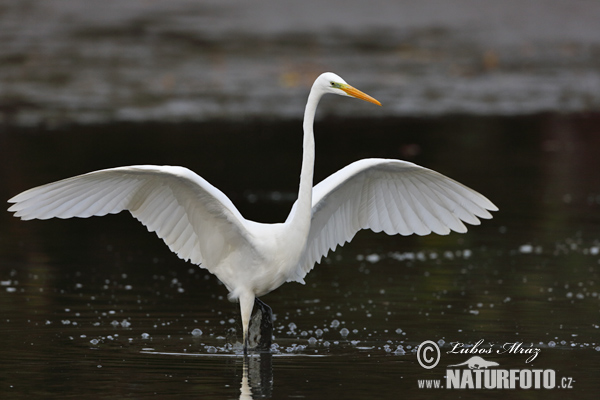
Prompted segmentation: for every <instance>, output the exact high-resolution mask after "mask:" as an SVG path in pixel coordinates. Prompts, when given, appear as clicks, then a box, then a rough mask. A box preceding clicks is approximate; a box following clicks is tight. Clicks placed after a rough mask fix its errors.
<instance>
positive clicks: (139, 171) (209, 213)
mask: <svg viewBox="0 0 600 400" xmlns="http://www.w3.org/2000/svg"><path fill="white" fill-rule="evenodd" d="M326 93H332V94H338V95H343V96H350V97H356V98H359V99H362V100H366V101H369V102H371V103H375V104H378V105H380V103H379V102H378V101H377V100H375V99H374V98H372V97H370V96H368V95H366V94H365V93H363V92H361V91H359V90H357V89H355V88H353V87H352V86H350V85H348V84H347V83H346V82H345V81H344V80H343V79H342V78H340V77H339V76H338V75H336V74H333V73H330V72H328V73H324V74H322V75H320V76H319V77H318V78H317V79H316V81H315V83H314V84H313V86H312V88H311V91H310V94H309V96H308V101H307V104H306V109H305V113H304V123H303V125H304V141H303V159H302V168H301V173H300V187H299V191H298V200H297V201H296V202H295V203H294V205H293V207H292V210H291V212H290V214H289V216H288V218H287V219H286V221H285V222H283V223H278V224H263V223H258V222H254V221H249V220H246V219H245V218H244V217H242V215H241V214H240V213H239V211H238V210H237V208H236V207H235V206H234V205H233V203H232V202H231V200H229V198H228V197H227V196H226V195H225V194H223V192H221V191H220V190H219V189H217V188H215V187H214V186H212V185H211V184H210V183H208V182H207V181H206V180H204V179H203V178H201V177H200V176H198V175H197V174H195V173H194V172H192V171H190V170H189V169H187V168H183V167H171V166H153V165H139V166H130V167H120V168H111V169H105V170H100V171H95V172H90V173H88V174H84V175H80V176H76V177H73V178H68V179H64V180H62V181H58V182H54V183H50V184H47V185H44V186H39V187H36V188H33V189H30V190H27V191H25V192H23V193H21V194H18V195H16V196H14V197H13V198H11V199H10V200H9V202H10V203H14V204H13V205H12V206H11V207H10V208H9V211H12V212H14V213H15V214H14V215H15V216H16V217H20V218H21V219H24V220H29V219H48V218H54V217H56V218H71V217H83V218H87V217H90V216H93V215H98V216H100V215H106V214H115V213H118V212H120V211H123V210H128V211H129V212H130V213H131V214H132V215H133V216H134V217H135V218H136V219H138V220H139V221H140V222H141V223H142V224H144V225H145V226H146V227H147V228H148V230H149V231H152V232H156V234H157V235H158V236H159V237H160V238H162V239H163V240H164V241H165V243H166V244H167V246H169V248H170V249H171V250H172V251H173V252H174V253H176V254H177V255H178V256H179V257H180V258H182V259H184V260H189V261H191V262H193V263H194V264H198V265H200V266H201V267H203V268H206V269H208V270H209V271H210V272H211V273H213V274H214V275H216V276H217V278H219V280H221V282H223V283H224V284H225V286H226V287H227V289H228V290H229V298H230V299H231V300H239V303H240V311H241V315H242V327H243V334H244V348H245V349H246V346H247V337H248V325H249V321H250V316H251V314H252V308H253V306H254V302H255V298H257V297H258V296H262V295H264V294H266V293H269V292H270V291H272V290H274V289H276V288H278V287H279V286H281V285H282V284H283V283H284V282H286V281H297V282H301V283H303V282H304V277H305V276H306V274H307V273H308V272H309V271H310V270H311V269H312V268H313V266H314V265H315V263H318V262H320V261H321V259H322V258H323V257H324V256H326V255H327V253H328V252H329V251H330V250H335V248H336V247H337V246H338V245H343V244H344V243H346V242H349V241H350V240H352V238H353V237H354V235H355V234H356V233H357V232H358V231H359V230H361V229H371V230H373V231H375V232H381V231H384V232H385V233H387V234H389V235H393V234H401V235H410V234H413V233H416V234H418V235H427V234H429V233H431V232H435V233H437V234H441V235H446V234H448V233H449V232H450V231H456V232H466V230H467V228H466V227H465V225H464V224H463V221H464V222H467V223H469V224H473V225H476V224H479V223H480V222H479V218H486V219H487V218H491V215H490V213H489V212H488V210H491V211H495V210H497V208H496V206H494V204H492V203H491V202H490V201H489V200H488V199H486V198H485V197H484V196H482V195H481V194H479V193H477V192H475V191H473V190H471V189H469V188H467V187H466V186H464V185H462V184H460V183H458V182H456V181H454V180H452V179H450V178H447V177H445V176H444V175H441V174H439V173H437V172H435V171H432V170H429V169H426V168H423V167H420V166H418V165H416V164H413V163H409V162H405V161H400V160H388V159H364V160H360V161H357V162H354V163H352V164H350V165H348V166H346V167H344V168H342V169H341V170H339V171H338V172H336V173H334V174H332V175H331V176H329V177H328V178H326V179H325V180H323V181H322V182H321V183H319V184H318V185H316V186H315V187H314V188H313V181H312V180H313V170H314V159H315V151H314V134H313V122H314V117H315V112H316V108H317V104H318V102H319V100H320V98H321V97H322V96H323V95H324V94H326Z"/></svg>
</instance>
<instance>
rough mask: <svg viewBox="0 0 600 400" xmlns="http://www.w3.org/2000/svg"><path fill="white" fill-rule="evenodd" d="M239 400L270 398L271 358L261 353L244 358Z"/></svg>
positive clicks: (271, 382)
mask: <svg viewBox="0 0 600 400" xmlns="http://www.w3.org/2000/svg"><path fill="white" fill-rule="evenodd" d="M242 370H243V374H242V383H241V387H240V393H241V394H240V400H242V399H256V398H271V396H272V394H273V356H272V355H271V353H269V352H261V353H259V354H258V355H257V356H246V357H244V364H243V367H242Z"/></svg>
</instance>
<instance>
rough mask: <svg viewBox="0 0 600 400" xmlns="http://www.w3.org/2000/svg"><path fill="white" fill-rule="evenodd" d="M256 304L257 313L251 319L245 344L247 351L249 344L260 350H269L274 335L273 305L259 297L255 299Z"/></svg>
mask: <svg viewBox="0 0 600 400" xmlns="http://www.w3.org/2000/svg"><path fill="white" fill-rule="evenodd" d="M254 305H255V306H256V313H255V314H254V315H253V316H252V319H251V320H250V327H249V330H248V338H247V339H248V340H247V342H248V343H247V344H246V346H244V349H245V350H244V351H246V347H247V346H250V347H253V348H254V349H255V350H258V351H269V350H270V349H271V340H272V337H273V312H272V311H271V307H269V306H268V305H266V304H265V303H264V302H263V301H261V300H260V299H258V298H255V299H254Z"/></svg>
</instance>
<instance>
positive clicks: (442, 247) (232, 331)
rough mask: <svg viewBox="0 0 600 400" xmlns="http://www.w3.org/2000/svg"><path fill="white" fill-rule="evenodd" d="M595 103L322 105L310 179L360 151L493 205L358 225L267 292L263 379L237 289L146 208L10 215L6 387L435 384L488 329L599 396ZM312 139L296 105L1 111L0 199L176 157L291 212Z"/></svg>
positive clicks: (393, 393)
mask: <svg viewBox="0 0 600 400" xmlns="http://www.w3.org/2000/svg"><path fill="white" fill-rule="evenodd" d="M598 122H599V119H598V116H597V115H593V114H592V115H572V116H566V115H538V116H530V117H512V118H508V117H507V118H498V117H487V118H486V117H464V116H463V117H459V116H456V117H445V118H437V119H378V120H377V119H376V120H362V119H356V120H350V121H343V120H339V119H325V120H324V121H322V122H320V123H318V124H317V126H316V131H317V138H316V140H317V164H316V178H315V180H316V181H319V180H321V179H323V178H324V177H325V176H326V175H328V174H329V173H332V172H333V171H335V170H337V169H339V168H341V167H342V166H343V165H346V164H348V163H349V162H351V161H354V160H356V159H359V158H363V157H393V158H402V159H408V160H410V161H414V162H416V163H418V164H421V165H424V166H427V167H430V168H433V169H435V170H438V171H440V172H442V173H444V174H446V175H449V176H450V177H453V178H455V179H457V180H459V181H461V182H463V183H465V184H467V185H469V186H471V187H472V188H474V189H476V190H478V191H480V192H481V193H483V194H485V195H486V196H488V197H489V198H490V199H491V200H492V201H493V202H494V203H495V204H496V205H497V206H498V207H499V208H500V211H499V212H497V213H494V219H493V220H489V221H484V223H483V224H482V225H481V226H478V227H471V228H470V229H469V232H468V233H466V234H463V235H460V234H451V235H449V236H445V237H441V236H433V235H432V236H425V237H414V236H411V237H400V236H393V237H389V236H386V235H384V234H373V233H370V232H361V233H359V234H358V235H357V236H356V238H355V239H354V240H353V242H352V243H350V244H347V245H346V246H345V247H343V248H340V249H338V250H337V251H336V252H335V253H331V254H330V257H329V258H327V259H326V260H325V261H324V262H323V265H320V266H317V267H316V268H315V269H314V270H313V271H312V272H311V273H310V274H309V275H308V276H307V279H306V282H307V283H306V285H305V286H302V285H298V284H286V285H284V286H283V287H281V288H279V289H278V290H276V291H275V292H273V293H271V294H269V295H267V296H265V297H264V298H263V300H264V301H265V302H266V303H268V304H269V305H270V306H271V307H272V308H273V310H274V313H275V314H276V315H275V318H276V320H275V323H274V326H275V333H274V336H275V339H274V347H273V352H272V355H271V356H268V355H263V356H262V357H259V356H257V355H255V356H253V357H251V359H250V360H249V361H248V363H247V367H248V382H246V380H245V379H244V361H243V357H242V356H241V355H240V354H239V352H240V347H239V343H238V342H239V340H240V336H241V329H240V321H239V312H238V308H237V305H236V304H232V303H230V302H228V300H227V297H226V294H227V291H226V289H225V288H224V287H223V286H222V285H221V284H220V283H219V282H218V281H217V279H216V278H214V277H213V276H211V275H210V274H208V273H207V272H206V271H205V270H202V269H200V268H197V267H195V266H193V265H192V264H189V263H185V262H183V261H181V260H179V259H178V258H177V257H176V256H175V255H173V254H171V253H170V252H169V250H168V249H167V247H166V246H165V245H164V243H163V242H162V241H161V240H160V239H158V238H157V237H156V236H155V235H154V234H149V233H148V232H146V230H145V228H144V227H143V226H141V225H140V224H139V223H138V222H137V221H135V220H134V219H133V218H131V217H130V216H128V215H126V214H122V215H121V214H119V215H116V216H109V217H103V218H92V219H73V220H68V221H62V220H48V221H29V222H22V221H19V220H17V219H16V218H12V217H10V215H9V213H4V214H1V215H0V220H1V224H0V227H1V230H0V255H1V262H0V342H1V343H2V344H3V350H2V359H3V363H0V376H1V377H2V378H0V393H2V394H3V397H4V398H25V397H27V398H30V397H34V396H35V397H38V398H58V397H61V398H65V397H73V398H94V399H97V398H115V397H117V398H122V397H132V398H145V397H151V396H153V397H159V398H171V397H172V398H175V397H177V398H186V397H196V398H198V397H199V398H238V397H239V396H240V394H241V393H242V392H240V390H242V391H243V392H244V393H247V392H248V388H250V389H249V390H250V391H251V392H252V394H253V396H255V397H259V396H265V397H272V398H288V397H307V398H339V397H344V398H356V399H359V398H373V397H377V398H397V397H398V396H402V395H404V396H406V397H412V398H414V397H427V398H428V397H429V396H434V395H436V393H435V391H433V390H432V389H430V390H429V391H433V393H427V390H426V389H419V388H418V380H419V379H442V380H444V379H445V378H444V376H445V366H446V365H449V364H457V363H462V362H464V361H465V360H467V358H468V357H467V355H464V354H460V355H457V354H448V353H447V352H448V351H450V350H451V349H452V348H453V346H454V344H455V343H457V342H461V343H465V344H467V345H474V344H475V343H477V342H478V341H480V340H482V339H483V340H484V344H483V346H485V347H486V348H489V346H490V345H491V346H494V348H499V347H501V346H502V345H504V344H505V343H515V342H517V343H520V342H522V343H523V345H522V347H523V348H529V347H531V346H533V347H536V348H539V349H540V353H539V354H538V356H537V358H536V359H535V360H533V362H531V363H526V362H525V361H526V359H527V358H528V356H527V355H526V354H525V355H524V354H502V355H499V354H492V355H489V356H486V355H483V357H484V358H485V359H488V360H493V361H496V362H498V363H499V364H500V365H501V366H502V368H509V369H510V368H517V369H523V368H534V369H535V368H541V369H553V370H555V371H556V376H557V377H572V378H574V380H575V382H574V383H573V387H574V388H573V389H571V391H570V392H568V393H569V396H571V395H572V396H577V397H578V398H595V396H596V393H597V389H598V388H599V386H598V383H597V377H598V373H599V372H600V362H599V356H600V335H599V334H600V327H599V325H600V315H599V312H598V311H599V301H600V299H599V296H600V284H599V281H600V277H599V263H600V217H599V214H598V210H599V208H600V190H599V189H598V188H600V175H598V173H597V171H598V168H599V167H600V160H599V159H598V157H597V155H596V149H597V148H598V140H599V139H598V136H597V132H596V131H597V128H596V127H597V126H598ZM300 145H301V129H300V122H299V121H280V122H278V121H270V122H265V121H262V120H255V121H247V122H245V123H239V124H226V123H205V124H183V125H169V124H164V125H134V124H124V125H118V124H113V125H98V126H73V127H71V128H62V129H58V130H50V131H48V130H44V129H24V128H7V129H5V130H3V131H2V132H0V152H2V154H1V156H2V157H0V160H2V161H1V163H2V167H1V169H0V171H1V175H0V177H1V179H2V185H0V197H1V198H5V199H7V198H9V197H10V196H12V195H14V194H16V193H18V192H20V191H21V190H24V189H26V188H29V187H32V186H35V185H38V184H42V183H46V182H50V181H53V180H57V179H60V178H64V177H67V176H72V175H75V174H78V173H83V172H86V171H90V170H94V169H99V168H106V167H112V166H117V165H131V164H136V163H153V164H175V165H185V166H187V167H189V168H191V169H193V170H195V171H196V172H198V173H199V174H201V175H202V176H204V177H205V178H206V179H208V180H209V181H210V182H211V183H213V184H214V185H216V186H217V187H219V188H221V189H222V190H223V191H224V192H225V193H226V194H227V195H228V196H230V197H231V198H232V200H233V201H234V203H235V204H236V205H237V206H238V207H239V209H240V210H241V212H242V214H243V215H245V216H246V217H248V218H251V219H256V220H260V221H265V222H275V221H281V220H283V219H284V218H285V216H286V214H287V212H288V211H289V208H290V206H291V203H292V201H293V199H294V192H295V190H296V189H297V184H298V183H297V180H298V174H299V166H300V157H301V155H300V150H299V148H300ZM195 329H199V330H201V334H198V332H197V331H196V332H195V333H193V332H194V330H195ZM424 340H433V341H435V342H439V343H442V352H443V353H442V360H441V363H440V365H439V366H438V367H436V368H434V369H432V370H426V369H424V368H422V367H421V366H420V365H419V364H418V362H417V356H416V353H415V348H416V347H417V346H418V345H419V344H420V343H421V342H423V341H424ZM444 384H445V382H444ZM531 391H532V390H517V391H516V392H515V391H511V394H510V396H511V397H516V398H519V397H526V396H532V395H533V394H531V395H530V394H528V393H529V392H531ZM513 392H514V393H513ZM438 393H439V392H438ZM505 393H506V391H492V392H490V393H487V392H486V395H490V396H492V397H493V396H498V397H501V396H506V394H505ZM561 393H564V390H562V391H561V390H559V389H555V390H551V391H548V390H545V391H544V396H548V397H551V398H552V397H556V398H558V396H564V395H563V394H561ZM455 394H457V395H459V396H460V397H463V398H476V397H477V398H478V397H479V396H481V391H478V390H470V391H459V392H458V393H456V392H455Z"/></svg>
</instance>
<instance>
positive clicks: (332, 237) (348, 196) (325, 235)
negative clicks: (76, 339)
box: [291, 159, 497, 282]
mask: <svg viewBox="0 0 600 400" xmlns="http://www.w3.org/2000/svg"><path fill="white" fill-rule="evenodd" d="M487 210H491V211H496V210H497V208H496V206H495V205H494V204H492V203H491V202H490V201H489V200H488V199H486V198H485V197H484V196H482V195H481V194H479V193H477V192H475V191H474V190H471V189H469V188H468V187H466V186H464V185H462V184H460V183H458V182H456V181H454V180H452V179H450V178H448V177H446V176H444V175H442V174H439V173H437V172H435V171H432V170H430V169H427V168H423V167H420V166H418V165H416V164H413V163H410V162H405V161H399V160H386V159H364V160H360V161H357V162H354V163H352V164H350V165H348V166H346V167H345V168H343V169H341V170H339V171H337V172H336V173H334V174H333V175H331V176H329V177H328V178H326V179H325V180H323V181H322V182H320V183H319V184H318V185H316V186H315V187H314V190H313V201H312V221H311V228H310V233H309V236H308V241H307V244H306V249H305V252H304V254H303V256H302V258H301V260H300V263H299V265H298V269H297V271H296V273H297V275H296V276H295V277H292V278H291V280H297V281H299V282H302V281H303V278H304V276H306V274H307V273H308V272H309V271H310V270H311V269H312V268H313V266H314V264H315V262H320V261H321V259H322V258H323V257H324V256H326V255H327V253H328V252H329V250H335V248H336V247H337V246H338V245H343V244H344V243H346V242H349V241H350V240H352V238H353V237H354V235H355V234H356V233H357V232H358V231H359V230H361V229H371V230H373V231H375V232H381V231H383V232H385V233H387V234H388V235H394V234H401V235H411V234H413V233H416V234H417V235H427V234H429V233H431V232H435V233H437V234H440V235H447V234H448V233H450V231H451V230H452V231H456V232H466V231H467V228H466V227H465V225H464V224H463V221H464V222H467V223H469V224H472V225H479V223H480V222H479V218H485V219H488V218H491V217H492V216H491V215H490V213H489V212H488V211H487Z"/></svg>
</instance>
